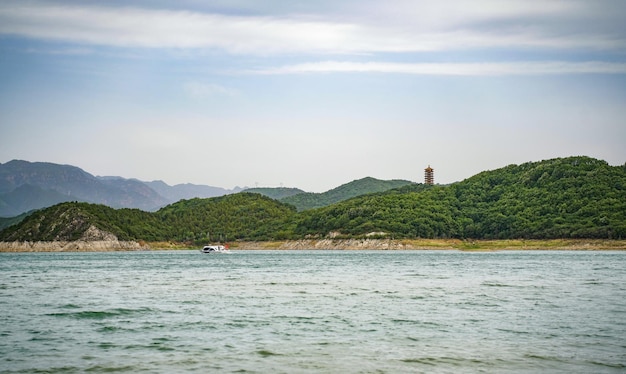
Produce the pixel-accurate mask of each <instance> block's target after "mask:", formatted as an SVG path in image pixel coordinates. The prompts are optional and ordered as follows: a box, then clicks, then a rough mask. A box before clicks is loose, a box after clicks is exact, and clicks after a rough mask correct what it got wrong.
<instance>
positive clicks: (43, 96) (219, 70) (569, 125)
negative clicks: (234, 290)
mask: <svg viewBox="0 0 626 374" xmlns="http://www.w3.org/2000/svg"><path fill="white" fill-rule="evenodd" d="M625 19H626V1H622V0H588V1H584V0H563V1H559V0H554V1H553V0H540V1H533V0H511V1H508V0H467V1H463V0H446V1H440V0H426V1H423V0H405V1H403V0H399V1H395V0H394V1H378V0H346V1H337V0H317V1H282V0H270V1H256V0H218V1H200V0H156V1H147V0H145V1H121V0H111V1H84V0H83V1H79V0H65V1H28V0H26V1H25V0H16V1H8V0H0V163H5V162H7V161H10V160H12V159H23V160H28V161H46V162H54V163H61V164H71V165H75V166H78V167H80V168H83V169H84V170H86V171H87V172H90V173H92V174H94V175H119V176H122V177H126V178H138V179H141V180H145V181H151V180H157V179H160V180H163V181H165V182H166V183H168V184H170V185H173V184H178V183H187V182H189V183H196V184H208V185H212V186H219V187H224V188H233V187H235V186H249V187H254V186H270V187H277V186H284V187H298V188H301V189H304V190H306V191H311V192H323V191H326V190H328V189H331V188H334V187H337V186H339V185H341V184H343V183H346V182H349V181H351V180H354V179H359V178H363V177H366V176H371V177H375V178H379V179H408V180H412V181H416V182H423V178H424V168H425V167H427V166H428V165H431V166H432V167H433V168H434V169H435V182H437V183H451V182H455V181H460V180H463V179H465V178H468V177H470V176H472V175H474V174H476V173H478V172H480V171H483V170H492V169H496V168H499V167H503V166H506V165H508V164H512V163H515V164H519V163H524V162H527V161H539V160H542V159H548V158H553V157H565V156H573V155H587V156H591V157H595V158H599V159H603V160H606V161H608V162H609V163H610V164H612V165H622V164H624V163H625V162H626V22H625V21H624V20H625Z"/></svg>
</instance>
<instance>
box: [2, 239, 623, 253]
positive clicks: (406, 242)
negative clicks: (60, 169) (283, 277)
mask: <svg viewBox="0 0 626 374" xmlns="http://www.w3.org/2000/svg"><path fill="white" fill-rule="evenodd" d="M229 244H230V249H231V250H233V251H237V250H392V251H394V250H458V251H468V252H481V251H483V252H484V251H507V250H527V251H536V250H575V251H601V250H626V240H617V239H615V240H608V239H545V240H534V239H533V240H522V239H506V240H460V239H302V240H283V241H235V242H231V243H229ZM199 248H200V246H193V245H190V244H186V243H176V242H143V241H138V242H135V241H118V240H100V241H72V242H61V241H55V242H0V252H104V251H108V252H114V251H145V250H155V251H157V250H194V249H199Z"/></svg>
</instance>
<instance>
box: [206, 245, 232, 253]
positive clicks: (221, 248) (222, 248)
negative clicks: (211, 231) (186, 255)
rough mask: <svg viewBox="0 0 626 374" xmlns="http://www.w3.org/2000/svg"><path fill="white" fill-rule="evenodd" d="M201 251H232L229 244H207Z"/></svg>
mask: <svg viewBox="0 0 626 374" xmlns="http://www.w3.org/2000/svg"><path fill="white" fill-rule="evenodd" d="M200 251H202V253H230V251H229V250H228V245H225V246H224V245H205V246H204V247H203V248H202V249H201V250H200Z"/></svg>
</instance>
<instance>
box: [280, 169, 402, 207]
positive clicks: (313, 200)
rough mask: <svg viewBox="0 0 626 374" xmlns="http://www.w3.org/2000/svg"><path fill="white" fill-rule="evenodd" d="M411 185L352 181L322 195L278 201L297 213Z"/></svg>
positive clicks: (315, 194) (372, 179)
mask: <svg viewBox="0 0 626 374" xmlns="http://www.w3.org/2000/svg"><path fill="white" fill-rule="evenodd" d="M409 184H413V182H410V181H405V180H388V181H385V180H379V179H375V178H372V177H366V178H363V179H358V180H354V181H352V182H350V183H346V184H343V185H341V186H339V187H337V188H334V189H332V190H330V191H326V192H323V193H313V192H305V193H301V194H297V195H293V196H289V197H285V198H282V199H280V200H281V201H282V202H284V203H287V204H291V205H293V206H295V207H296V209H297V210H298V211H303V210H309V209H314V208H320V207H324V206H328V205H332V204H335V203H338V202H340V201H344V200H348V199H351V198H353V197H356V196H361V195H366V194H370V193H376V192H382V191H387V190H391V189H393V188H398V187H402V186H406V185H409Z"/></svg>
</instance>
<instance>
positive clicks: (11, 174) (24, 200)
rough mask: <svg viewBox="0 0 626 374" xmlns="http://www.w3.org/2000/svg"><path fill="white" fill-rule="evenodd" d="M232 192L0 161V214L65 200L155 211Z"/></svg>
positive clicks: (50, 165)
mask: <svg viewBox="0 0 626 374" xmlns="http://www.w3.org/2000/svg"><path fill="white" fill-rule="evenodd" d="M231 192H232V191H228V190H224V189H222V188H218V187H210V186H196V185H177V186H173V187H171V186H168V185H167V184H165V183H163V182H147V183H145V182H142V181H139V180H137V179H125V178H121V177H96V176H93V175H91V174H89V173H87V172H86V171H84V170H82V169H80V168H78V167H75V166H71V165H59V164H53V163H48V162H28V161H21V160H13V161H9V162H7V163H5V164H0V217H12V216H17V215H19V214H21V213H24V212H27V211H30V210H34V209H41V208H45V207H48V206H52V205H55V204H58V203H60V202H64V201H82V202H89V203H97V204H104V205H107V206H109V207H112V208H137V209H141V210H145V211H154V210H157V209H159V208H161V207H163V206H165V205H167V204H170V203H172V202H175V201H178V200H180V199H183V198H184V199H189V198H193V197H214V196H221V195H224V194H227V193H231Z"/></svg>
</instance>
